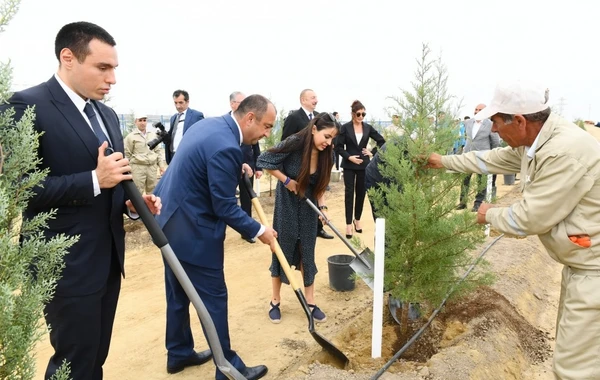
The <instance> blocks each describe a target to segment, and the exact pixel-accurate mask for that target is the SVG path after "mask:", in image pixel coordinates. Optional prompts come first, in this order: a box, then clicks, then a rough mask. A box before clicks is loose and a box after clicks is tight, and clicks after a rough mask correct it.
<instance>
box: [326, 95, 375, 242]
mask: <svg viewBox="0 0 600 380" xmlns="http://www.w3.org/2000/svg"><path fill="white" fill-rule="evenodd" d="M351 108H352V121H351V122H348V123H346V124H344V125H343V126H342V130H341V132H340V134H339V135H338V137H337V141H336V144H335V150H336V152H338V153H339V155H340V156H342V158H343V160H342V169H344V186H345V188H346V191H345V194H344V202H345V205H346V237H347V238H351V237H352V225H353V224H354V230H355V231H356V232H358V233H361V232H362V227H361V225H360V217H361V216H362V211H363V205H364V203H365V193H366V190H365V168H366V167H367V165H368V164H369V160H370V159H371V157H373V154H374V153H375V152H376V150H377V148H373V150H372V151H369V150H368V149H367V144H368V143H369V139H370V138H371V139H373V140H375V142H376V143H377V146H378V147H380V146H382V145H383V144H384V143H385V140H384V138H383V136H381V135H380V134H379V132H377V131H376V130H375V128H373V126H371V125H369V124H367V123H365V122H364V121H363V120H364V118H365V116H366V115H367V113H366V112H365V106H364V105H363V104H362V103H361V102H360V101H358V100H355V101H354V102H352V106H351ZM355 194H356V199H354V198H355ZM353 209H354V220H352V211H353Z"/></svg>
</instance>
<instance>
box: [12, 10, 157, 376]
mask: <svg viewBox="0 0 600 380" xmlns="http://www.w3.org/2000/svg"><path fill="white" fill-rule="evenodd" d="M115 44H116V43H115V40H114V39H113V37H112V36H111V35H110V34H109V33H108V32H107V31H106V30H104V29H102V28H101V27H99V26H97V25H94V24H91V23H87V22H76V23H71V24H67V25H65V26H64V27H63V28H61V30H60V31H59V32H58V34H57V36H56V40H55V53H56V57H57V58H58V61H59V67H58V71H57V73H56V74H55V75H54V76H53V77H52V78H50V80H48V81H47V82H45V83H42V84H40V85H38V86H35V87H31V88H29V89H26V90H23V91H20V92H17V93H15V94H14V95H13V96H12V98H11V99H10V102H9V103H10V104H8V105H2V106H0V110H2V111H4V110H5V109H7V108H9V107H14V109H15V120H18V119H20V118H21V117H22V115H23V112H24V111H25V109H26V108H27V107H29V106H35V112H36V118H35V120H34V126H35V129H36V130H37V131H38V132H41V133H43V134H42V135H41V137H40V141H39V142H40V145H39V149H38V155H39V158H40V160H41V161H40V165H39V167H40V169H48V170H49V174H48V176H47V177H46V178H45V179H44V180H43V181H42V184H41V186H39V187H37V188H36V189H35V195H34V196H33V198H31V200H30V201H29V204H28V205H27V209H26V210H25V213H24V217H25V218H33V217H35V216H36V215H37V214H39V213H41V212H49V211H50V210H52V209H55V210H57V212H56V218H54V219H50V220H49V221H48V226H47V227H46V228H45V229H44V234H45V236H46V237H48V238H50V237H52V236H56V235H57V234H65V235H70V236H74V235H79V240H78V241H77V243H75V244H74V245H73V246H72V247H71V248H70V249H69V253H68V254H67V255H66V256H65V268H64V270H63V272H62V278H61V279H60V280H59V282H58V285H57V287H56V292H55V294H54V297H53V298H52V300H51V301H50V302H49V303H48V304H47V305H46V308H45V310H44V312H45V317H46V322H47V323H48V325H50V327H51V328H50V343H51V344H52V347H53V348H54V355H52V357H51V358H50V361H49V363H48V367H47V369H46V373H45V378H46V379H49V378H50V377H51V376H52V375H53V374H54V373H55V371H56V370H57V369H58V367H60V365H61V364H62V363H63V361H66V362H67V363H68V364H69V366H70V368H71V377H72V378H74V379H92V380H99V379H102V365H103V364H104V361H105V360H106V357H107V355H108V349H109V345H110V338H111V334H112V327H113V321H114V316H115V311H116V307H117V300H118V298H119V291H120V287H121V274H122V273H124V272H123V262H124V251H125V240H124V237H125V231H124V229H123V213H124V212H125V211H126V205H127V206H129V208H130V210H132V211H133V208H132V207H131V203H130V202H129V201H127V202H126V196H125V193H124V190H123V187H122V186H121V185H120V182H122V181H126V180H131V179H132V178H131V175H130V174H129V172H130V170H131V168H130V166H129V161H128V160H127V159H126V158H124V156H123V137H122V135H121V131H120V129H119V120H118V118H117V115H116V114H115V112H114V111H113V110H112V109H110V108H108V107H107V106H105V105H104V104H103V103H102V102H100V101H99V100H102V99H103V98H104V96H105V95H106V94H108V92H109V90H110V87H111V86H112V85H113V84H115V83H116V80H115V68H116V67H117V65H118V61H117V52H116V49H115ZM108 147H110V148H111V150H112V151H114V153H112V154H110V152H107V153H106V155H105V150H107V148H108ZM145 200H146V203H147V204H148V205H149V207H150V209H151V211H152V212H154V213H155V212H158V210H159V209H160V199H157V198H156V197H155V196H154V195H147V196H145Z"/></svg>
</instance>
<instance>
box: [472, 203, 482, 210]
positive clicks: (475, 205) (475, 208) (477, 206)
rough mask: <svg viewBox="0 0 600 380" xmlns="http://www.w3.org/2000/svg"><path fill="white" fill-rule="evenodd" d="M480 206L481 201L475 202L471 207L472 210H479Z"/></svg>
mask: <svg viewBox="0 0 600 380" xmlns="http://www.w3.org/2000/svg"><path fill="white" fill-rule="evenodd" d="M479 206H481V203H475V204H474V205H473V208H472V209H471V212H477V211H478V210H479Z"/></svg>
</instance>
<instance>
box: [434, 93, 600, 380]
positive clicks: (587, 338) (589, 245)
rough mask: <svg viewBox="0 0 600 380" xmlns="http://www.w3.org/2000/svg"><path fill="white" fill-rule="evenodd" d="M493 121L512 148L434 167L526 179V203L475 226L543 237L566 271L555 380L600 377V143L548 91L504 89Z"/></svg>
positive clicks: (490, 209)
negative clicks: (558, 109)
mask: <svg viewBox="0 0 600 380" xmlns="http://www.w3.org/2000/svg"><path fill="white" fill-rule="evenodd" d="M475 118H477V119H484V118H490V119H491V120H492V123H493V124H492V132H498V134H499V135H500V137H501V138H502V139H503V140H504V141H506V143H507V144H508V145H509V147H506V148H496V149H493V150H490V151H485V152H469V153H465V154H463V155H450V156H440V155H439V154H435V153H434V154H432V155H431V156H430V157H429V159H428V161H429V165H428V166H429V167H432V168H447V169H452V170H455V171H459V172H462V173H478V174H510V173H516V172H520V173H521V177H520V178H521V191H522V192H523V197H522V199H521V200H520V201H519V202H516V203H514V204H512V205H510V206H509V207H495V206H494V205H491V204H486V203H484V204H482V205H481V207H480V208H479V210H478V212H477V221H478V222H479V223H481V224H485V223H489V224H491V225H492V226H493V227H494V228H495V229H497V230H499V231H501V232H504V233H508V234H513V235H520V236H526V235H538V236H539V238H540V240H541V242H542V244H544V247H545V248H546V250H547V251H548V254H549V255H550V256H551V257H552V258H553V259H554V260H556V261H558V262H559V263H561V264H563V265H564V268H563V271H562V283H561V292H560V300H559V305H558V317H557V324H556V345H555V348H554V362H553V370H554V374H555V378H556V379H561V380H566V379H600V144H599V143H598V141H597V140H596V139H594V138H593V137H592V136H590V134H589V133H587V132H586V131H584V130H582V129H580V128H579V127H577V126H576V125H575V124H573V123H571V122H569V121H567V120H565V119H563V118H562V117H560V116H559V115H557V114H555V113H552V112H551V110H550V108H549V106H548V90H547V89H546V88H544V87H538V86H536V85H534V84H527V83H523V82H513V83H504V84H499V85H498V86H497V87H496V91H495V93H494V98H493V100H492V101H491V103H490V105H489V106H488V107H486V108H484V109H483V110H482V111H481V112H479V113H478V114H477V115H475Z"/></svg>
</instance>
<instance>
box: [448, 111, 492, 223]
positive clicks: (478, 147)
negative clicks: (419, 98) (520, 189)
mask: <svg viewBox="0 0 600 380" xmlns="http://www.w3.org/2000/svg"><path fill="white" fill-rule="evenodd" d="M484 108H485V104H478V105H477V107H475V112H474V114H475V115H477V114H478V113H479V111H481V110H482V109H484ZM465 137H466V143H465V148H464V150H463V153H468V152H471V151H485V150H490V149H494V148H497V147H498V146H500V139H499V137H498V134H497V133H496V132H492V121H491V120H490V119H484V120H481V121H477V120H475V118H473V119H468V120H467V121H465ZM485 178H487V177H484V176H483V175H482V174H477V186H478V191H477V195H475V202H474V204H473V208H472V209H471V211H473V212H477V210H479V206H481V203H482V202H483V201H484V199H485V196H486V194H487V190H486V187H485V181H484V179H485ZM493 182H494V183H493V184H492V186H493V187H495V186H496V184H495V181H493ZM470 183H471V174H468V175H467V176H466V177H465V179H464V181H463V184H462V186H461V189H460V204H459V205H458V207H457V209H459V210H462V209H465V208H467V195H468V194H469V185H470Z"/></svg>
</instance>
